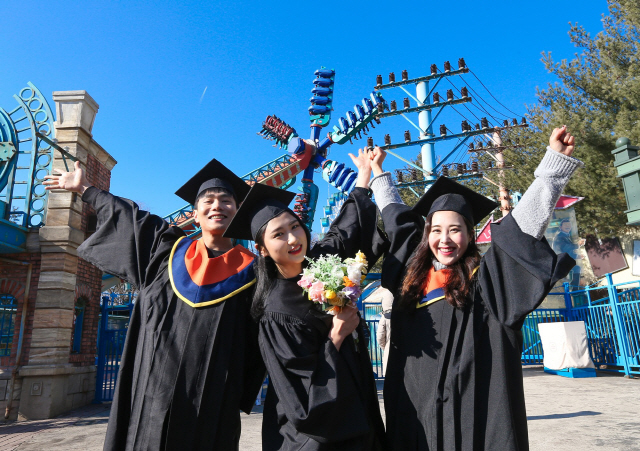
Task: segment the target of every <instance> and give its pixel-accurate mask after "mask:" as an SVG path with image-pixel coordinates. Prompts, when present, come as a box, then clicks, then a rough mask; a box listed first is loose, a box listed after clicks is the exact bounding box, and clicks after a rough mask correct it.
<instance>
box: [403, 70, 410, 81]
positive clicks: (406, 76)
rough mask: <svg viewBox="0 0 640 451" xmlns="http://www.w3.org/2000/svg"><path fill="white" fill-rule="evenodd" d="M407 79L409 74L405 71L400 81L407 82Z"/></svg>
mask: <svg viewBox="0 0 640 451" xmlns="http://www.w3.org/2000/svg"><path fill="white" fill-rule="evenodd" d="M408 79H409V72H407V71H406V70H403V71H402V80H403V81H405V80H408Z"/></svg>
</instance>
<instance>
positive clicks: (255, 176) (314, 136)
mask: <svg viewBox="0 0 640 451" xmlns="http://www.w3.org/2000/svg"><path fill="white" fill-rule="evenodd" d="M315 77H316V78H315V79H314V80H313V88H312V89H311V94H312V97H311V98H310V99H309V100H310V103H311V106H310V107H309V110H308V111H309V120H310V139H309V140H307V141H305V140H304V139H302V138H301V137H300V136H299V135H298V133H297V132H296V130H295V128H293V127H292V126H291V125H289V124H288V123H286V122H285V121H284V120H282V119H281V118H279V117H277V116H276V115H269V116H267V118H266V119H265V120H264V122H263V123H262V129H261V130H260V131H259V132H258V135H260V136H262V137H263V138H265V139H267V140H271V141H275V145H276V146H277V147H279V148H281V149H283V150H285V151H287V153H286V154H284V155H281V156H280V157H278V158H276V159H275V160H273V161H271V162H269V163H267V164H265V165H262V166H260V167H259V168H257V169H255V170H253V171H251V172H249V173H248V174H245V175H244V176H243V177H242V178H243V179H244V180H245V181H246V182H247V183H248V184H250V185H253V184H254V183H264V184H267V185H270V186H274V187H277V188H283V189H286V188H289V187H291V186H292V185H293V184H294V183H295V182H296V177H297V176H298V175H299V174H300V173H302V179H301V182H300V186H299V187H298V190H299V191H300V192H299V193H298V194H297V195H296V198H295V205H294V207H293V210H294V212H295V213H296V214H297V215H298V216H299V217H300V219H301V220H302V222H304V224H305V225H306V226H307V227H308V228H309V230H311V228H312V226H313V220H314V216H315V211H316V208H317V203H318V191H319V189H318V186H317V185H316V184H315V183H314V180H313V177H314V173H315V171H316V170H320V171H321V172H322V178H323V179H324V180H325V181H326V182H327V183H329V184H330V185H332V186H334V187H336V188H338V189H339V190H340V192H341V193H343V194H344V195H347V194H349V193H350V192H351V190H352V189H353V188H354V187H355V183H356V178H357V174H356V173H355V172H354V171H353V170H352V169H350V168H349V167H347V166H346V165H345V164H344V163H340V162H337V161H333V160H330V159H328V158H327V152H328V150H329V148H330V146H331V145H333V144H338V145H341V144H345V143H346V142H352V140H353V139H356V140H357V139H360V138H361V137H362V134H365V135H366V134H367V131H369V127H373V128H375V125H374V124H375V123H380V120H379V119H378V115H379V114H381V113H383V112H384V111H385V110H388V107H387V104H386V102H385V100H384V98H383V97H382V95H381V94H380V93H378V92H372V93H371V94H370V95H369V96H368V97H365V98H364V99H362V102H361V104H357V105H355V107H354V108H353V111H348V112H347V113H346V114H345V116H344V117H341V118H339V120H338V125H335V126H334V127H333V130H332V131H331V132H330V133H327V135H326V137H324V138H323V139H322V140H320V138H321V135H322V129H323V128H324V127H326V126H328V125H329V122H330V121H331V112H332V110H333V107H332V105H333V87H334V83H335V71H334V70H333V69H327V68H324V67H322V68H320V69H318V70H316V71H315ZM192 214H193V206H191V205H186V206H184V207H182V208H180V209H178V210H176V211H175V212H173V213H171V214H169V215H167V216H165V219H166V220H167V221H169V222H170V223H171V224H174V225H177V226H179V227H181V228H183V229H185V230H186V231H187V233H188V234H189V235H190V236H196V235H197V234H199V232H200V230H199V228H198V227H197V225H196V224H194V222H193V218H192ZM325 219H326V218H323V220H322V221H323V224H324V223H325V222H326V220H325Z"/></svg>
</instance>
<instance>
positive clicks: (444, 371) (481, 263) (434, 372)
mask: <svg viewBox="0 0 640 451" xmlns="http://www.w3.org/2000/svg"><path fill="white" fill-rule="evenodd" d="M549 142H550V146H549V147H548V148H547V152H546V154H545V156H544V158H543V159H542V161H541V163H540V165H539V166H538V168H537V170H536V172H535V176H536V179H535V181H534V182H533V183H532V185H531V186H530V187H529V189H528V190H527V192H526V193H525V195H524V196H523V198H522V200H521V201H520V203H519V204H518V205H517V206H516V208H515V209H514V210H513V212H512V213H511V214H509V215H507V216H506V217H505V218H504V219H503V220H502V221H501V222H500V223H497V224H493V225H492V226H491V236H492V244H491V248H490V249H489V251H488V252H487V253H486V254H485V255H484V256H483V257H482V258H480V255H479V253H478V250H477V247H476V245H475V233H474V229H473V226H474V225H475V224H476V223H477V222H479V221H480V220H481V219H482V218H483V217H485V216H486V215H488V214H489V213H490V212H491V211H492V210H493V209H494V208H496V207H497V206H498V205H497V204H496V203H495V202H493V201H490V200H488V199H487V198H485V197H484V196H481V195H479V194H477V193H475V192H473V191H472V190H470V189H468V188H466V187H464V186H462V185H459V184H457V183H455V182H453V181H451V180H449V179H447V178H445V177H440V178H439V179H438V180H437V182H436V183H434V185H432V186H431V187H430V189H429V190H428V191H427V192H426V193H425V194H424V195H423V196H422V198H421V199H420V201H419V202H418V203H417V204H416V205H415V207H413V209H411V208H409V207H407V206H406V205H404V204H403V203H402V201H401V199H400V197H399V196H398V193H397V191H396V189H395V187H394V186H393V184H392V182H391V178H390V175H389V173H382V168H381V166H380V162H381V160H383V159H384V153H383V152H381V151H380V150H376V151H375V156H374V162H373V163H372V169H373V172H374V175H375V177H374V179H373V180H372V182H371V188H372V190H373V192H374V196H375V199H376V202H377V203H378V206H379V208H380V210H381V211H382V219H383V221H384V225H385V231H386V232H387V234H388V236H389V239H390V241H391V249H390V251H389V255H388V256H387V257H386V259H385V261H384V264H383V269H382V284H383V286H386V287H387V288H388V289H389V290H391V291H392V292H393V293H394V295H395V299H396V301H395V303H394V306H393V310H392V315H391V324H392V328H393V334H392V336H391V349H390V355H389V363H388V368H387V373H386V379H385V386H384V402H385V413H386V418H387V442H388V443H389V445H390V447H391V449H394V450H403V451H410V450H484V449H497V450H527V449H529V443H528V435H527V416H526V411H525V402H524V391H523V383H522V365H521V361H520V356H521V353H522V332H521V327H522V324H523V321H524V319H525V317H526V316H527V314H529V313H530V312H531V311H532V310H534V309H535V308H537V307H538V306H539V305H540V303H541V302H542V301H543V300H544V298H545V296H546V295H547V293H548V292H549V290H550V289H551V288H552V287H553V286H554V284H555V283H556V281H557V280H559V279H561V278H563V277H564V276H566V274H567V273H568V272H569V271H570V269H571V267H572V266H574V264H575V261H574V260H573V259H572V258H570V257H569V256H568V255H566V254H560V255H556V253H555V252H554V251H553V250H552V249H551V247H550V246H549V243H547V241H546V240H545V238H544V231H545V229H546V227H547V224H548V222H549V220H550V218H551V215H552V213H553V209H554V206H555V204H556V202H557V200H558V198H559V196H560V194H561V193H562V189H563V188H564V186H565V184H566V183H567V182H568V180H569V178H570V176H571V174H572V173H573V172H574V171H575V170H576V169H577V168H578V167H580V166H582V163H581V162H580V161H578V160H576V159H574V158H572V157H571V154H572V152H573V144H574V138H573V137H572V136H571V135H570V134H568V133H567V132H566V128H565V127H562V128H560V129H555V130H554V132H553V134H552V135H551V138H550V140H549ZM422 216H426V218H427V219H426V222H425V221H423V219H422Z"/></svg>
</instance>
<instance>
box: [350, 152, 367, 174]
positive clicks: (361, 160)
mask: <svg viewBox="0 0 640 451" xmlns="http://www.w3.org/2000/svg"><path fill="white" fill-rule="evenodd" d="M349 156H350V157H351V161H353V164H355V165H356V167H357V168H358V170H359V171H361V170H363V169H365V170H366V169H368V170H370V169H371V156H370V152H369V151H368V150H366V149H358V156H357V157H356V156H355V155H354V154H352V153H350V154H349Z"/></svg>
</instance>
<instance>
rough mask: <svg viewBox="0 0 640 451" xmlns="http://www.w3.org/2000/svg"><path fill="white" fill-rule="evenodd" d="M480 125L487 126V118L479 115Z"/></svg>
mask: <svg viewBox="0 0 640 451" xmlns="http://www.w3.org/2000/svg"><path fill="white" fill-rule="evenodd" d="M480 126H481V127H482V128H483V129H484V128H489V121H488V120H487V118H486V117H481V118H480Z"/></svg>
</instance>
